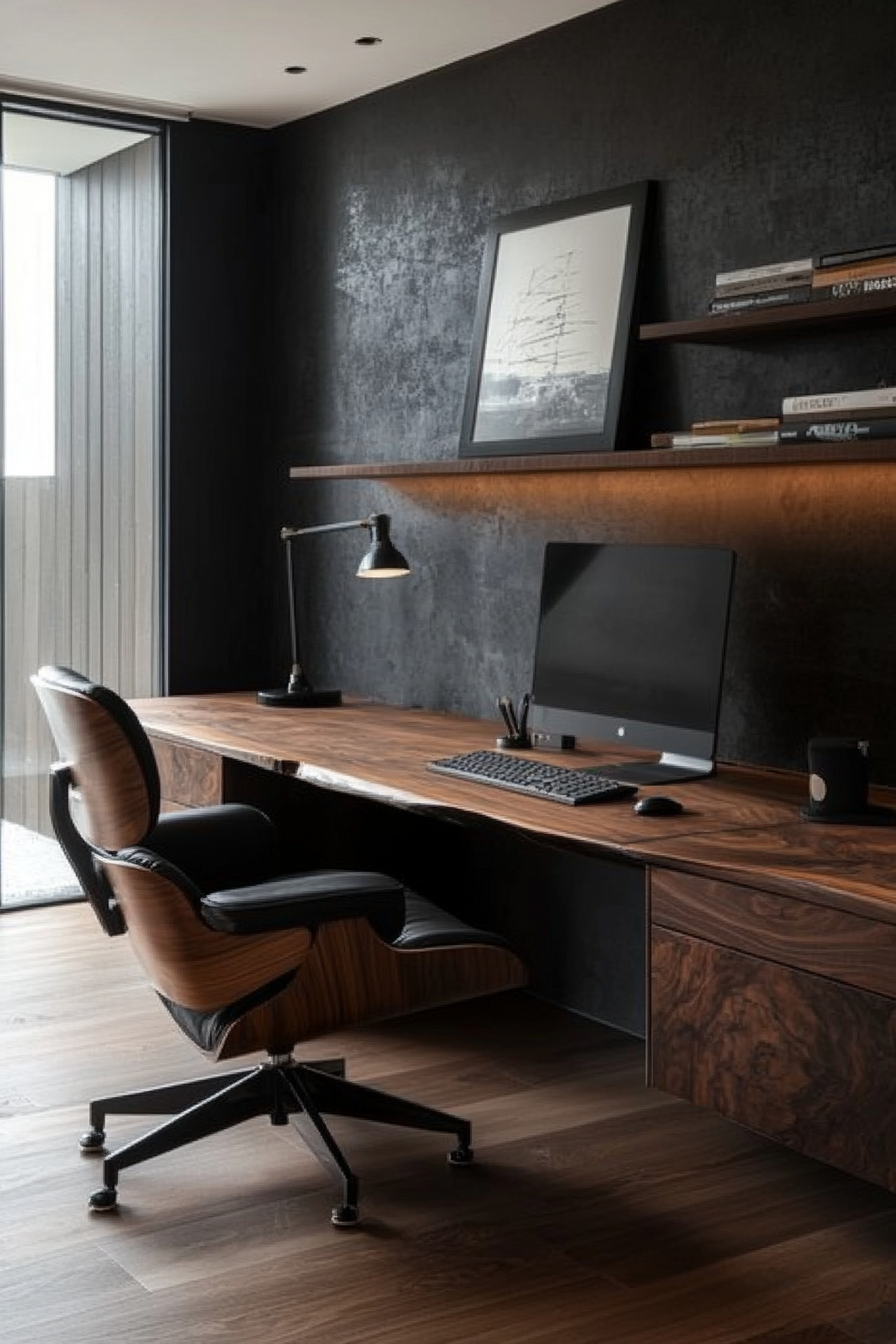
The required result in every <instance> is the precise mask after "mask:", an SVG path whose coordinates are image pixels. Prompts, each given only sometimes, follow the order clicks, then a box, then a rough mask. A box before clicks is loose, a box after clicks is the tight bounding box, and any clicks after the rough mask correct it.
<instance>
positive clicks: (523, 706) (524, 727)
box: [519, 691, 532, 738]
mask: <svg viewBox="0 0 896 1344" xmlns="http://www.w3.org/2000/svg"><path fill="white" fill-rule="evenodd" d="M531 699H532V697H531V696H530V694H529V692H528V691H526V693H525V695H524V696H523V698H522V700H521V701H520V721H519V730H520V731H519V735H520V737H522V738H527V737H528V731H529V701H530V700H531Z"/></svg>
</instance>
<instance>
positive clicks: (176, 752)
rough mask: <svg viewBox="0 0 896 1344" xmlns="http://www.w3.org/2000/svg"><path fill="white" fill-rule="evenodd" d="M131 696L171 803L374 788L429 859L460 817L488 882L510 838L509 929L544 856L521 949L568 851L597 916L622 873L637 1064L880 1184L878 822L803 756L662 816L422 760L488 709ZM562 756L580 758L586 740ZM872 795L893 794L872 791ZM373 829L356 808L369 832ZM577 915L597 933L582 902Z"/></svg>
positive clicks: (465, 737)
mask: <svg viewBox="0 0 896 1344" xmlns="http://www.w3.org/2000/svg"><path fill="white" fill-rule="evenodd" d="M131 704H132V706H133V708H134V710H135V711H136V713H137V715H138V717H139V718H140V720H141V721H142V723H143V725H144V727H145V728H146V730H147V732H148V733H149V736H150V738H151V740H152V743H153V746H154V749H155V751H156V755H157V759H158V762H159V770H160V775H161V778H162V791H163V796H164V798H165V799H166V802H167V805H170V806H195V805H197V804H201V803H210V802H217V801H223V800H230V799H235V798H245V799H247V800H249V801H253V800H258V801H262V802H263V803H264V802H266V801H268V800H267V799H265V798H264V797H263V796H262V795H261V794H259V793H258V786H259V783H260V781H263V780H265V779H267V780H268V781H274V780H275V779H276V780H277V781H279V785H280V787H281V789H282V788H285V790H286V795H287V796H289V791H290V790H299V791H302V792H301V796H302V799H303V800H304V801H303V802H302V803H301V804H299V803H298V802H297V803H296V806H297V809H298V810H299V812H301V813H302V814H304V808H305V806H306V802H307V801H308V800H309V799H310V800H311V801H312V802H313V800H314V799H315V798H318V799H324V798H326V799H327V800H328V805H329V807H330V808H332V809H335V812H334V813H333V815H336V816H337V817H338V816H339V814H340V809H347V812H346V813H345V816H346V817H350V818H351V820H350V822H346V823H345V824H344V826H343V830H342V841H341V843H343V844H345V843H347V842H348V837H349V836H354V835H355V834H356V829H355V824H356V822H357V820H358V817H359V816H360V813H359V812H358V811H357V806H358V805H359V804H361V805H364V804H370V805H371V806H372V807H373V808H374V810H375V811H376V813H377V816H378V817H382V816H383V815H386V814H390V815H391V814H395V815H399V814H402V815H404V816H406V817H407V816H413V817H417V818H424V819H426V824H429V825H433V824H434V825H435V826H436V827H438V828H439V829H440V830H442V831H444V832H445V833H446V834H448V835H449V836H450V837H451V838H450V840H449V842H448V844H447V846H446V848H445V849H444V851H442V852H441V853H440V855H439V858H438V860H437V862H436V864H433V862H432V857H431V856H430V867H431V868H432V867H435V866H438V865H439V864H441V863H442V862H443V861H444V862H447V861H448V860H447V857H446V856H448V855H450V854H451V853H452V852H454V851H455V850H457V851H458V852H459V851H460V850H461V849H463V847H464V846H463V844H462V843H461V841H462V839H465V840H466V843H467V849H468V851H469V852H474V853H475V854H477V855H478V856H479V858H477V859H476V860H475V861H476V862H480V861H481V855H482V853H484V852H485V850H486V849H488V847H489V845H492V846H497V847H498V849H500V852H501V856H502V866H501V867H500V868H499V867H497V866H495V867H494V868H492V869H489V867H488V865H487V864H485V866H483V867H482V868H480V869H477V872H478V873H479V875H480V877H481V876H482V874H489V873H491V875H492V876H493V877H494V878H495V884H496V886H499V885H500V880H499V879H501V877H502V875H503V874H504V873H505V872H506V869H507V856H508V854H511V856H513V855H516V857H515V858H513V857H512V858H511V866H513V864H515V865H516V870H517V871H516V873H515V874H514V879H513V882H512V883H510V884H508V893H509V894H506V895H505V897H504V900H503V904H502V902H501V901H500V900H499V901H498V904H497V906H496V907H495V910H494V911H492V913H493V914H496V916H497V918H496V926H497V927H502V929H503V931H505V932H507V933H508V934H509V935H510V936H511V937H513V936H514V935H515V934H519V935H520V939H521V941H522V942H523V943H525V941H526V940H525V936H524V932H525V930H524V927H523V923H522V922H520V923H518V925H517V927H514V918H515V917H516V918H517V919H518V920H521V919H522V917H521V916H520V915H519V913H518V908H519V906H520V905H524V904H525V900H524V897H523V896H522V895H521V893H523V892H524V891H525V882H524V877H525V873H524V870H525V869H526V868H527V867H531V868H532V869H533V871H534V872H535V873H536V874H537V876H536V878H535V879H533V882H534V885H535V886H536V887H537V886H538V883H539V882H547V883H548V886H549V874H550V872H551V871H553V870H555V869H556V871H557V872H558V873H559V878H558V885H557V887H556V888H555V889H552V894H551V896H550V899H548V898H547V896H544V892H545V891H546V890H547V887H544V888H543V889H542V894H543V902H542V905H541V906H539V905H538V900H537V897H536V898H531V899H530V903H529V904H528V906H526V911H527V914H526V919H528V921H529V923H530V924H534V925H538V924H539V923H540V924H541V928H540V929H539V928H538V927H535V928H534V930H533V929H530V930H529V933H530V948H529V949H527V948H525V947H522V948H521V950H522V951H523V953H524V955H526V954H527V952H529V951H531V952H532V954H533V955H537V953H536V950H535V949H536V948H537V945H538V944H539V942H544V941H545V938H544V933H545V926H546V925H547V924H548V923H549V922H553V920H554V918H555V913H556V910H557V909H558V908H559V904H560V903H561V902H562V900H563V899H564V892H565V886H564V884H565V883H566V880H567V877H569V875H570V874H571V873H572V871H573V870H572V868H566V867H564V865H565V864H569V863H571V862H573V861H575V862H577V863H579V864H584V870H585V872H586V874H587V893H586V897H585V905H586V906H587V908H588V909H589V910H591V909H592V906H593V910H595V911H597V912H598V915H597V916H594V915H590V916H587V917H588V918H593V919H595V920H597V919H598V918H600V919H603V918H604V915H603V911H604V910H610V909H611V908H613V907H611V906H606V907H602V906H600V904H599V903H597V894H596V893H597V892H598V890H599V889H600V890H603V889H604V887H609V889H611V890H612V888H613V883H614V882H615V881H616V880H617V879H618V880H619V882H620V883H621V884H622V886H621V888H620V890H621V891H622V892H623V894H625V893H628V894H629V895H630V896H632V897H634V899H630V900H628V901H623V902H622V904H623V905H627V906H628V907H629V912H630V910H631V907H632V906H635V907H636V909H635V915H636V918H637V921H638V923H639V926H642V927H643V928H645V929H646V937H645V938H644V939H643V941H642V942H641V943H640V945H639V947H638V949H637V951H636V955H635V956H634V957H633V958H630V959H629V962H628V972H627V973H628V975H629V978H634V979H638V978H639V977H640V978H641V979H642V983H643V979H644V977H645V976H646V984H647V991H646V1004H645V1020H644V1034H645V1035H646V1039H647V1081H648V1082H649V1083H650V1084H651V1085H653V1086H656V1087H659V1088H662V1089H664V1090H666V1091H668V1092H670V1093H672V1094H674V1095H676V1096H678V1097H682V1098H685V1099H687V1100H689V1101H692V1102H695V1103H697V1104H700V1105H704V1106H708V1107H711V1108H713V1109H714V1110H716V1111H718V1112H720V1113H721V1114H722V1115H725V1116H727V1117H729V1118H731V1119H733V1120H736V1121H738V1122H739V1123H741V1124H744V1125H746V1126H748V1127H749V1128H751V1129H753V1130H755V1131H757V1132H759V1133H761V1134H765V1135H767V1136H768V1137H770V1138H773V1139H776V1140H778V1141H779V1142H782V1143H785V1144H787V1145H788V1146H790V1147H792V1148H794V1149H796V1150H797V1151H799V1152H802V1153H805V1154H807V1155H809V1156H811V1157H814V1158H818V1159H820V1160H822V1161H826V1162H830V1163H832V1164H833V1165H835V1166H839V1167H841V1168H843V1169H844V1170H847V1171H850V1172H852V1173H854V1174H856V1175H859V1176H862V1177H864V1178H865V1179H868V1180H871V1181H873V1182H875V1183H877V1184H879V1185H883V1186H886V1187H887V1188H888V1189H890V1190H893V1191H894V1192H896V1126H894V1124H893V1123H892V1122H893V1117H894V1115H896V826H894V827H868V828H865V827H854V826H839V825H818V824H813V823H808V822H805V821H802V820H801V819H800V816H799V807H800V805H801V804H802V802H803V800H804V799H805V797H806V781H805V778H804V777H801V776H797V775H789V774H785V773H783V772H782V773H779V772H769V771H761V770H748V769H740V768H726V767H720V769H719V771H718V773H717V774H716V776H714V777H713V778H712V779H709V780H700V781H695V782H692V783H686V784H678V785H675V786H674V788H672V787H670V786H665V787H664V788H663V789H662V790H660V789H657V790H655V791H656V792H672V793H674V794H675V796H676V797H678V798H679V799H680V800H681V801H682V802H683V803H684V804H685V809H686V810H685V811H684V812H683V813H681V814H680V815H677V816H673V817H639V816H635V815H634V813H633V812H632V808H631V805H630V803H628V802H622V803H602V804H598V805H595V806H590V807H577V808H572V807H564V806H562V805H559V804H557V803H551V802H548V801H542V800H540V799H535V798H530V797H526V796H524V795H520V794H516V793H511V792H508V791H505V790H500V789H495V788H490V787H488V786H485V785H476V784H470V783H467V782H463V781H460V780H455V779H451V778H449V777H446V776H442V775H436V774H433V773H432V772H431V771H428V770H427V769H426V763H427V762H428V761H430V760H432V759H434V758H436V757H438V756H444V755H451V754H454V753H457V752H460V751H467V750H473V749H475V748H478V747H490V746H492V745H493V744H494V737H495V734H496V732H497V731H498V726H497V724H495V723H490V722H487V721H483V720H477V719H467V718H461V717H458V716H454V715H449V714H440V713H432V712H429V711H424V710H415V709H399V708H394V707H390V706H387V705H381V704H374V703H369V702H362V701H351V700H349V701H347V702H346V704H344V705H343V706H341V707H338V708H335V709H329V710H327V709H324V710H312V711H308V710H278V709H271V708H266V707H261V706H258V705H257V704H256V703H255V699H254V696H252V695H251V694H231V695H208V696H177V697H171V698H166V699H153V700H135V701H132V702H131ZM614 755H615V756H616V758H617V759H618V755H619V754H618V753H614ZM545 759H551V760H557V759H558V758H557V756H556V755H551V756H550V757H545ZM563 759H564V761H565V762H566V763H570V764H572V763H574V764H576V765H587V764H599V763H600V761H601V756H600V754H599V753H598V752H596V751H594V752H591V751H576V753H575V755H574V756H573V757H570V758H565V757H564V758H563ZM604 759H606V758H604ZM290 781H291V782H290ZM649 791H650V790H646V789H645V790H642V792H649ZM295 797H296V799H298V797H299V793H296V794H295ZM874 798H875V801H877V802H882V803H884V804H888V803H889V804H890V805H894V804H896V797H894V795H892V794H888V793H886V792H883V791H877V790H875V791H874ZM352 809H355V810H352ZM452 823H454V824H453V825H452ZM457 823H461V824H460V825H457ZM381 830H382V826H381V825H378V826H377V827H376V828H374V829H368V830H367V832H366V833H365V834H366V837H367V840H369V841H370V840H372V837H373V835H374V834H375V833H379V831H381ZM431 836H432V832H427V835H426V839H427V843H429V841H430V839H431ZM390 843H391V841H390ZM515 845H517V846H520V845H521V846H523V849H522V850H519V851H517V850H514V846H515ZM411 847H413V846H411ZM390 855H391V856H392V857H394V853H392V852H391V851H390ZM365 857H366V855H365V854H360V855H354V856H352V857H351V859H350V860H349V861H351V862H364V861H365ZM343 861H344V860H343ZM374 861H375V862H376V864H377V866H380V865H381V864H385V863H387V862H388V858H387V857H383V858H382V859H380V858H379V857H378V856H377V855H374ZM371 866H373V865H371ZM393 870H394V864H393ZM401 875H403V874H401ZM405 880H407V878H406V879H405ZM488 885H489V883H488V882H485V883H482V882H480V890H483V889H484V888H485V887H486V886H488ZM592 895H593V896H594V902H592V900H591V897H592ZM515 911H516V912H517V913H516V915H515V913H514V912H515ZM461 913H465V914H470V913H471V911H470V910H466V911H463V912H461ZM502 915H503V916H504V917H505V918H503V919H502V918H501V916H502ZM607 917H609V916H607ZM504 924H506V925H507V927H506V928H503V925H504ZM585 927H587V928H589V929H591V930H592V931H593V934H594V941H600V933H601V930H600V927H599V924H598V923H592V924H591V925H586V926H585ZM572 936H574V937H575V939H576V940H578V941H588V939H587V938H584V939H583V936H582V934H581V932H579V933H576V934H575V935H572ZM589 936H590V935H589ZM611 954H612V950H611ZM621 961H622V963H623V964H625V958H624V957H623V958H621ZM609 964H610V963H609V961H608V962H607V965H609ZM537 988H538V985H537V984H536V989H537ZM642 992H643V991H642ZM554 997H557V996H556V995H555V996H554ZM560 997H562V996H560ZM570 1006H573V1007H576V1008H580V1006H581V1005H579V1004H576V1003H572V1004H571V1005H570ZM595 1015H596V1016H600V1013H599V1012H598V1013H595ZM604 1020H612V1019H611V1018H609V1019H608V1018H605V1019H604Z"/></svg>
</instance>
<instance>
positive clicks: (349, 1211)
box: [330, 1204, 361, 1227]
mask: <svg viewBox="0 0 896 1344" xmlns="http://www.w3.org/2000/svg"><path fill="white" fill-rule="evenodd" d="M360 1221H361V1215H360V1213H359V1212H358V1206H357V1204H337V1205H336V1207H335V1209H334V1210H333V1212H332V1213H331V1214H330V1222H331V1223H332V1224H333V1226H334V1227H357V1225H358V1223H359V1222H360Z"/></svg>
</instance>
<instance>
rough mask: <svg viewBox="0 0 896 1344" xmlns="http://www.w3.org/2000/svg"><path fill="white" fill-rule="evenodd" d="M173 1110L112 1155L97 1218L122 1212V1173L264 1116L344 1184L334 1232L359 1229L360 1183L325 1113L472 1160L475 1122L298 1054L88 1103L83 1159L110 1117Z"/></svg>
mask: <svg viewBox="0 0 896 1344" xmlns="http://www.w3.org/2000/svg"><path fill="white" fill-rule="evenodd" d="M175 1111H176V1112H177V1114H175V1115H173V1116H172V1118H171V1119H169V1120H166V1121H165V1122H164V1123H163V1124H161V1125H158V1126H157V1127H156V1128H155V1129H152V1130H150V1131H149V1133H148V1134H145V1135H143V1136H142V1137H141V1138H139V1139H135V1140H134V1141H133V1142H132V1143H129V1144H126V1145H125V1146H124V1147H123V1148H119V1149H118V1150H117V1152H114V1153H111V1154H109V1156H107V1157H106V1159H105V1161H104V1163H103V1180H104V1182H105V1184H104V1186H103V1188H102V1189H101V1190H96V1191H95V1192H94V1193H93V1194H92V1195H91V1196H90V1199H89V1201H88V1204H89V1207H90V1209H91V1210H92V1211H93V1212H94V1213H109V1212H111V1211H112V1210H114V1209H116V1208H117V1206H118V1190H117V1186H118V1175H119V1172H120V1171H123V1170H124V1168H126V1167H132V1166H135V1165H136V1164H137V1163H138V1162H145V1161H147V1160H148V1159H149V1158H152V1157H159V1156H161V1154H163V1153H168V1152H171V1151H172V1150H173V1149H175V1148H180V1147H182V1146H183V1145H184V1144H188V1143H192V1142H194V1141H195V1140H196V1139H201V1138H205V1137H207V1136H208V1135H209V1134H215V1133H218V1132H220V1131H221V1130H223V1129H229V1128H231V1127H232V1126H234V1125H239V1124H242V1123H243V1121H245V1120H251V1119H253V1118H254V1117H256V1116H260V1115H267V1116H268V1117H269V1118H270V1121H271V1124H272V1125H285V1124H288V1123H289V1122H290V1121H292V1124H293V1125H294V1127H295V1129H296V1130H297V1132H298V1133H299V1135H300V1136H301V1137H302V1139H303V1140H304V1141H305V1143H306V1145H307V1146H308V1148H309V1149H310V1151H311V1152H312V1153H313V1154H314V1156H315V1157H316V1158H317V1160H318V1161H319V1162H320V1163H321V1165H322V1166H323V1167H324V1168H325V1169H326V1170H327V1171H329V1172H330V1173H331V1175H334V1176H335V1177H336V1178H337V1180H341V1181H342V1202H341V1203H340V1204H337V1205H336V1206H335V1207H334V1209H333V1211H332V1214H331V1218H330V1221H331V1222H332V1223H333V1226H334V1227H356V1226H357V1225H358V1222H359V1221H360V1212H359V1185H358V1178H357V1176H356V1175H355V1173H354V1172H353V1171H352V1169H351V1167H350V1166H349V1165H348V1162H347V1161H346V1159H345V1157H344V1155H343V1153H342V1151H341V1149H340V1148H339V1145H338V1144H337V1143H336V1141H335V1139H334V1138H333V1135H332V1133H331V1132H330V1129H329V1127H328V1126H327V1124H326V1122H325V1121H324V1119H323V1116H324V1115H341V1116H350V1117H352V1118H354V1119H360V1120H374V1121H379V1122H380V1123H382V1124H387V1125H400V1126H402V1127H404V1128H410V1129H423V1130H432V1131H435V1132H438V1133H445V1134H455V1135H456V1136H457V1147H456V1148H454V1149H452V1150H451V1151H450V1152H449V1154H448V1162H449V1164H450V1165H452V1166H466V1165H469V1163H470V1162H472V1160H473V1150H472V1148H471V1146H470V1141H471V1137H472V1134H471V1126H470V1123H469V1121H467V1120H462V1119H461V1118H460V1117H459V1116H456V1115H450V1114H448V1113H447V1112H445V1111H437V1110H433V1109H432V1108H430V1107H428V1106H421V1105H419V1104H418V1103H416V1102H411V1101H406V1100H404V1099H403V1098H401V1097H396V1096H393V1095H392V1094H391V1093H386V1092H381V1091H378V1090H377V1089H376V1088H372V1087H367V1086H365V1085H363V1084H361V1083H353V1082H349V1081H348V1080H347V1079H346V1077H345V1064H344V1061H343V1060H341V1059H332V1060H321V1061H315V1062H314V1063H305V1064H302V1063H298V1062H297V1061H296V1060H295V1059H294V1058H293V1056H292V1055H269V1056H268V1059H267V1060H266V1061H265V1062H264V1063H262V1064H259V1065H257V1066H256V1067H255V1068H252V1069H240V1070H237V1071H235V1072H233V1073H229V1074H223V1075H217V1076H214V1077H211V1078H200V1079H193V1080H192V1081H188V1082H181V1083H174V1084H171V1085H168V1086H165V1087H157V1088H152V1089H150V1090H148V1091H143V1092H132V1093H125V1094H123V1095H121V1096H116V1097H103V1098H101V1099H100V1100H98V1101H94V1102H92V1103H91V1105H90V1128H89V1129H88V1130H86V1131H85V1133H84V1134H82V1136H81V1148H82V1150H83V1151H84V1152H85V1153H102V1152H105V1151H106V1149H105V1140H106V1130H105V1122H106V1116H107V1115H110V1114H112V1115H170V1114H171V1113H172V1112H175Z"/></svg>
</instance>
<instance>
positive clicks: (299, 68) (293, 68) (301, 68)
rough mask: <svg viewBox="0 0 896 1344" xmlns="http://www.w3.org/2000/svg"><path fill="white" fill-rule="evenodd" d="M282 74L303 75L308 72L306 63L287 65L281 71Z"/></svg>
mask: <svg viewBox="0 0 896 1344" xmlns="http://www.w3.org/2000/svg"><path fill="white" fill-rule="evenodd" d="M283 73H284V75H305V74H307V73H308V67H307V65H288V66H287V67H286V69H285V70H284V71H283Z"/></svg>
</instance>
